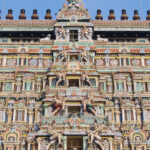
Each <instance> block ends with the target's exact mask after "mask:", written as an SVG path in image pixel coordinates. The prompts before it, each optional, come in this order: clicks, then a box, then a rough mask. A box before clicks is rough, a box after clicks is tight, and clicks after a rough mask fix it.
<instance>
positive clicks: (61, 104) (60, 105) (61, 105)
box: [52, 97, 65, 115]
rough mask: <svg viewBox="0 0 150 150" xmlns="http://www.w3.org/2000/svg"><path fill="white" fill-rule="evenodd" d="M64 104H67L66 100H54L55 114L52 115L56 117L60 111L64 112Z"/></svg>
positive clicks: (61, 98)
mask: <svg viewBox="0 0 150 150" xmlns="http://www.w3.org/2000/svg"><path fill="white" fill-rule="evenodd" d="M64 104H65V99H64V98H63V97H59V98H57V97H55V98H54V112H53V113H52V115H56V114H57V112H58V111H60V110H61V109H62V110H64V109H65V108H64Z"/></svg>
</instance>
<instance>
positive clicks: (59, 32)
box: [58, 26, 66, 39]
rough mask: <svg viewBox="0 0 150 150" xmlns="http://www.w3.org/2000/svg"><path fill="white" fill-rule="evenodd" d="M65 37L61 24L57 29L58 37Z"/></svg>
mask: <svg viewBox="0 0 150 150" xmlns="http://www.w3.org/2000/svg"><path fill="white" fill-rule="evenodd" d="M65 37H66V31H65V29H64V27H63V26H61V27H60V28H59V29H58V38H59V39H65Z"/></svg>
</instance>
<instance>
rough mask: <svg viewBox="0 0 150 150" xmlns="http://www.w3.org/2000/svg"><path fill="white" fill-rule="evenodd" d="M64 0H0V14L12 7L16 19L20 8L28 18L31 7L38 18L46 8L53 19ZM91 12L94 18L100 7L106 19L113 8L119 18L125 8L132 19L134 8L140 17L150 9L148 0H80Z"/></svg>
mask: <svg viewBox="0 0 150 150" xmlns="http://www.w3.org/2000/svg"><path fill="white" fill-rule="evenodd" d="M64 2H65V0H0V10H1V11H2V13H1V16H2V18H4V17H5V16H6V14H7V10H8V9H9V8H11V9H13V15H14V18H15V19H18V15H19V13H20V9H25V10H26V15H27V18H28V19H30V18H31V15H32V11H33V9H37V10H38V14H39V17H40V19H43V18H44V15H45V11H46V9H48V8H49V9H51V10H52V15H53V19H55V14H56V13H58V10H59V9H60V8H62V5H63V3H64ZM82 2H83V3H84V5H85V8H87V9H88V10H89V12H90V14H91V17H92V19H94V18H95V15H96V10H97V9H101V10H102V14H103V16H104V19H105V20H106V19H107V17H108V14H109V10H110V9H114V10H115V15H116V18H117V19H120V16H121V10H122V9H123V8H124V9H126V10H127V13H128V15H129V19H132V16H133V11H134V9H138V10H139V14H140V16H141V18H142V19H145V18H146V15H147V14H146V12H147V10H148V9H150V0H82Z"/></svg>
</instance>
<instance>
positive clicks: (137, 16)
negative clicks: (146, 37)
mask: <svg viewBox="0 0 150 150" xmlns="http://www.w3.org/2000/svg"><path fill="white" fill-rule="evenodd" d="M133 20H140V16H139V13H138V10H134V16H133Z"/></svg>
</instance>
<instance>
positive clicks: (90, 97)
mask: <svg viewBox="0 0 150 150" xmlns="http://www.w3.org/2000/svg"><path fill="white" fill-rule="evenodd" d="M92 103H94V96H93V95H88V98H87V99H85V100H83V101H82V104H83V110H84V112H85V111H86V110H88V111H90V112H92V113H93V114H94V115H95V116H97V113H96V112H95V110H94V109H93V108H92Z"/></svg>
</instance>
